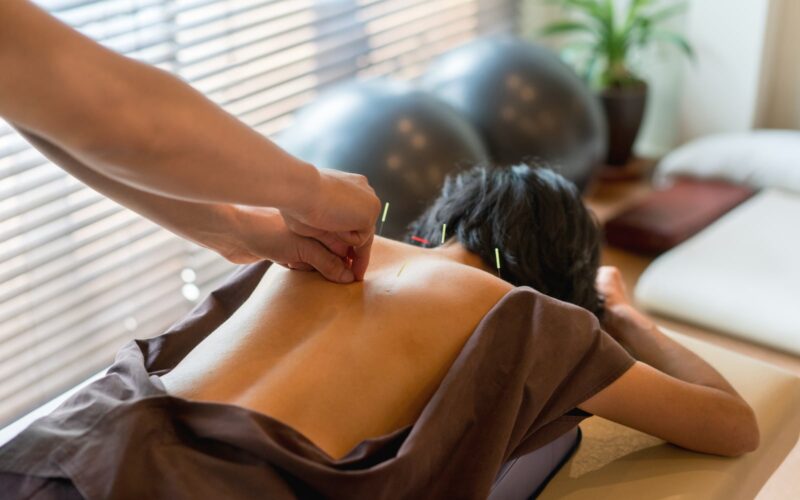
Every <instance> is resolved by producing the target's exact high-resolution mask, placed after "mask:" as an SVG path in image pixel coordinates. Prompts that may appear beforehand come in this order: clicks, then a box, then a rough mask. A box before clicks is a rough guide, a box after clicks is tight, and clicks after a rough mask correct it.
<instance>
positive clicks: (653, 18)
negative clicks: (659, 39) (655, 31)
mask: <svg viewBox="0 0 800 500" xmlns="http://www.w3.org/2000/svg"><path fill="white" fill-rule="evenodd" d="M684 12H686V4H685V3H683V2H682V3H678V4H675V5H670V6H669V7H665V8H663V9H661V10H658V11H655V12H653V13H651V14H647V15H645V16H643V17H646V18H647V19H649V20H650V23H651V24H654V25H655V24H657V23H660V22H663V21H666V20H667V19H669V18H670V17H674V16H677V15H678V14H682V13H684Z"/></svg>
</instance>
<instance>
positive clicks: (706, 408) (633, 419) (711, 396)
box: [580, 267, 759, 456]
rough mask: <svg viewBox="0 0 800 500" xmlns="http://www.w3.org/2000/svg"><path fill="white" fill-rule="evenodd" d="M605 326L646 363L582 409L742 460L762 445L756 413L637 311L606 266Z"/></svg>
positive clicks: (601, 279) (602, 283)
mask: <svg viewBox="0 0 800 500" xmlns="http://www.w3.org/2000/svg"><path fill="white" fill-rule="evenodd" d="M598 288H599V289H600V291H601V292H602V293H603V294H604V295H605V298H606V316H605V317H604V319H603V326H604V328H605V329H606V331H607V332H608V333H609V334H611V335H612V336H613V337H614V338H615V339H616V340H617V341H618V342H619V343H620V344H621V345H622V346H623V347H625V348H626V349H627V350H628V351H629V352H630V353H631V355H632V356H633V357H634V358H636V359H637V360H638V361H637V363H636V364H634V366H633V367H632V368H631V369H629V370H628V371H627V372H626V373H625V374H623V375H622V376H621V377H620V378H619V379H617V380H616V381H615V382H614V383H612V384H611V385H609V386H608V387H607V388H606V389H604V390H602V391H600V392H599V393H597V394H596V395H595V396H593V397H592V398H590V399H588V400H587V401H585V402H584V403H583V404H581V405H580V408H581V409H583V410H585V411H588V412H590V413H593V414H595V415H599V416H601V417H604V418H607V419H609V420H612V421H614V422H618V423H621V424H623V425H626V426H628V427H632V428H634V429H638V430H641V431H643V432H646V433H648V434H651V435H653V436H656V437H659V438H662V439H664V440H666V441H669V442H671V443H673V444H676V445H678V446H681V447H683V448H687V449H690V450H694V451H700V452H704V453H713V454H717V455H724V456H738V455H741V454H743V453H746V452H749V451H753V450H755V449H756V448H757V447H758V442H759V431H758V424H757V422H756V418H755V414H754V413H753V410H752V408H750V406H749V405H748V404H747V402H746V401H745V400H744V399H742V397H741V396H739V394H738V393H737V392H736V390H734V388H733V387H732V386H731V385H730V384H729V383H728V381H727V380H725V378H724V377H723V376H722V375H720V373H719V372H717V371H716V370H715V369H714V368H713V367H711V366H710V365H709V364H708V363H706V362H705V361H704V360H703V359H702V358H700V357H699V356H697V355H696V354H694V353H693V352H692V351H690V350H689V349H686V348H685V347H683V346H682V345H680V344H679V343H677V342H675V341H674V340H672V339H670V338H669V337H667V336H666V335H664V334H663V333H662V332H661V331H659V329H658V328H657V327H656V326H655V324H654V323H653V322H652V321H651V320H650V319H649V318H647V317H646V316H645V315H644V314H642V313H640V312H638V311H636V310H635V309H634V308H633V306H632V305H631V304H630V301H629V300H628V297H627V294H626V293H625V289H624V285H623V283H622V278H621V276H620V274H619V271H617V270H616V269H615V268H608V267H605V268H601V270H600V273H599V276H598Z"/></svg>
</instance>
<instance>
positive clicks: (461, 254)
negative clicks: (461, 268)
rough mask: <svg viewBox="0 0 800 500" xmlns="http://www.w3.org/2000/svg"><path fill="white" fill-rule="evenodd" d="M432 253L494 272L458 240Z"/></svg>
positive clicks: (437, 248)
mask: <svg viewBox="0 0 800 500" xmlns="http://www.w3.org/2000/svg"><path fill="white" fill-rule="evenodd" d="M430 251H431V252H436V253H437V254H438V255H441V256H442V257H444V258H446V259H448V260H452V261H455V262H458V263H461V264H464V265H467V266H471V267H476V268H478V269H481V270H483V271H486V272H490V273H491V272H493V271H494V270H493V269H492V268H490V267H489V266H487V265H486V264H484V262H483V261H482V260H481V258H480V257H478V256H477V255H476V254H474V253H472V252H470V251H469V250H467V249H466V248H464V247H463V246H462V245H461V243H459V242H458V241H456V240H450V241H448V242H446V243H445V244H444V245H440V246H438V247H435V248H432V249H431V250H430Z"/></svg>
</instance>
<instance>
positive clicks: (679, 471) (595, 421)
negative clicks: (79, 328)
mask: <svg viewBox="0 0 800 500" xmlns="http://www.w3.org/2000/svg"><path fill="white" fill-rule="evenodd" d="M668 334H669V335H671V336H672V337H673V338H675V339H676V340H677V341H679V342H681V343H682V344H684V345H685V346H686V347H688V348H689V349H691V350H693V351H694V352H696V353H697V354H699V355H700V356H702V357H703V358H704V359H706V360H707V361H708V362H709V363H711V364H712V365H713V366H714V367H715V368H716V369H717V370H719V371H720V372H721V373H722V374H723V375H724V376H725V377H726V378H727V379H728V380H730V381H731V383H732V384H733V385H734V387H736V390H737V391H739V392H740V393H741V395H742V396H743V397H744V398H745V399H746V400H747V401H748V402H749V403H750V405H752V406H753V408H754V409H755V412H756V416H757V418H758V422H759V426H760V429H761V445H760V447H759V448H758V450H756V451H755V452H753V453H749V454H747V455H745V456H743V457H740V458H735V459H730V458H721V457H713V456H710V455H703V454H699V453H692V452H689V451H686V450H682V449H680V448H677V447H675V446H672V445H668V444H665V443H664V442H663V441H660V440H658V439H656V438H653V437H651V436H648V435H646V434H643V433H641V432H637V431H634V430H632V429H629V428H626V427H624V426H621V425H617V424H614V423H612V422H609V421H607V420H604V419H602V418H599V417H592V418H590V419H588V420H586V421H584V422H583V423H581V430H582V434H583V439H582V440H581V442H580V444H579V446H578V449H577V451H576V452H575V454H574V455H573V456H572V458H571V459H569V460H568V461H567V462H566V463H565V465H564V466H563V467H562V468H561V470H560V471H559V472H558V473H557V474H556V475H555V476H554V477H553V479H552V480H551V481H550V483H549V484H548V485H547V486H546V487H545V489H544V491H543V492H542V494H541V496H540V498H542V499H570V500H581V499H587V500H602V499H606V498H608V499H614V500H617V499H621V500H625V499H628V498H630V499H666V498H670V499H677V498H680V499H704V500H715V499H720V500H722V499H725V500H728V499H750V498H753V497H754V496H755V494H756V493H757V492H758V491H759V490H760V489H761V487H762V486H763V485H764V483H765V482H766V480H767V479H768V478H769V477H770V475H771V474H772V472H773V471H774V470H775V469H776V468H777V467H778V465H780V463H781V462H782V461H783V460H784V458H785V457H786V455H787V454H788V453H789V451H790V450H791V449H792V447H794V446H795V444H796V443H797V439H798V435H799V434H800V379H798V378H797V377H795V376H793V375H792V374H789V373H787V372H785V371H783V370H781V369H779V368H777V367H774V366H772V365H769V364H766V363H763V362H760V361H757V360H755V359H752V358H749V357H747V356H743V355H740V354H735V353H733V352H730V351H728V350H725V349H722V348H719V347H715V346H712V345H710V344H707V343H705V342H701V341H698V340H694V339H692V338H689V337H686V336H683V335H680V334H678V333H674V332H668ZM100 376H102V373H98V374H95V375H94V376H92V377H91V378H89V379H88V380H86V381H85V382H84V383H82V384H80V385H79V386H78V387H75V388H74V389H72V390H71V391H68V392H67V393H65V394H63V395H61V396H59V397H58V398H56V399H54V400H52V401H50V402H49V403H47V404H45V405H43V406H41V407H40V408H38V409H36V410H34V411H33V412H31V413H29V414H28V415H26V416H24V417H22V418H21V419H19V420H17V421H16V422H14V423H13V424H11V425H9V426H7V427H6V428H4V429H0V444H2V443H5V442H6V441H8V440H9V439H11V437H13V436H14V435H16V434H17V433H19V432H20V431H21V430H22V429H24V428H25V427H26V426H27V425H28V424H29V423H30V422H32V421H33V420H35V419H36V418H38V417H40V416H42V415H45V414H47V413H49V412H50V411H52V410H53V409H55V407H56V406H58V404H60V402H61V401H63V400H65V399H66V398H67V397H68V396H69V395H70V394H72V393H73V392H74V391H76V390H77V389H78V388H80V387H82V386H83V385H85V384H88V383H89V382H91V381H92V380H95V379H97V378H99V377H100ZM563 444H564V447H563V449H562V450H561V451H560V452H558V453H564V452H565V451H566V450H567V448H568V446H569V444H568V443H567V442H564V443H563ZM512 472H514V473H516V474H517V475H519V476H524V474H521V471H520V468H519V467H517V469H516V470H515V471H512ZM523 479H524V478H523ZM511 483H512V482H511V481H506V484H505V485H504V486H503V489H502V490H500V489H499V487H498V488H496V491H495V492H494V493H493V495H492V497H491V498H492V500H495V499H497V500H504V499H505V500H510V499H512V498H520V497H519V496H516V493H515V492H518V491H519V489H516V488H514V486H515V485H513V484H511ZM503 493H505V494H503Z"/></svg>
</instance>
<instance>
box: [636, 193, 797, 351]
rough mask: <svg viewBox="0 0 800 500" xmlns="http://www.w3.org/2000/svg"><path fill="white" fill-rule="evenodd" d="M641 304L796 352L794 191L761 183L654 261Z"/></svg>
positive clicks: (643, 282)
mask: <svg viewBox="0 0 800 500" xmlns="http://www.w3.org/2000/svg"><path fill="white" fill-rule="evenodd" d="M634 295H635V297H636V302H637V304H638V305H639V306H641V307H643V308H644V309H647V310H649V311H653V312H656V313H659V314H662V315H664V316H669V317H673V318H677V319H679V320H682V321H685V322H690V323H695V324H698V325H701V326H704V327H708V328H711V329H714V330H716V331H720V332H724V333H727V334H730V335H732V336H736V337H740V338H744V339H747V340H750V341H753V342H757V343H760V344H764V345H767V346H769V347H772V348H774V349H779V350H783V351H787V352H790V353H793V354H796V355H800V316H798V312H799V311H800V193H797V192H790V191H783V190H778V189H765V190H763V191H761V192H760V193H758V194H756V195H755V196H754V197H752V198H750V199H749V200H747V201H745V202H744V203H742V204H741V205H739V206H738V207H736V208H734V209H733V210H732V211H730V212H729V213H727V214H726V215H724V216H723V217H722V218H720V219H719V220H717V221H716V222H714V223H713V224H711V225H710V226H709V227H707V228H706V229H704V230H703V231H701V232H700V233H698V234H696V235H695V236H694V237H692V238H690V239H689V240H687V241H686V242H684V243H682V244H681V245H679V246H677V247H675V248H673V249H672V250H670V251H668V252H666V253H664V254H663V255H661V256H660V257H658V258H657V259H655V260H654V261H653V262H652V263H651V264H650V266H648V268H647V269H646V270H645V271H644V273H643V274H642V276H641V277H640V278H639V281H638V283H637V285H636V289H635V291H634Z"/></svg>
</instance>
